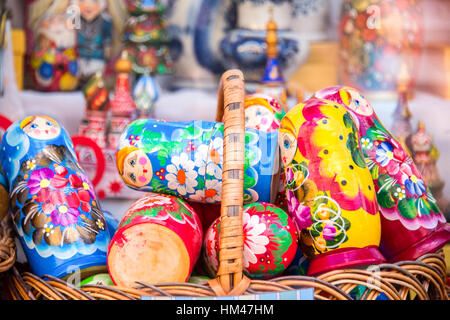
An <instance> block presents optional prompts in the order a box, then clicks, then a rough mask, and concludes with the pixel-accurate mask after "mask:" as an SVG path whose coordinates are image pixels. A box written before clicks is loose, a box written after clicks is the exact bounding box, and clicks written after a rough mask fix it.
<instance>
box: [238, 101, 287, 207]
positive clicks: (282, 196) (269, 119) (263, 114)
mask: <svg viewBox="0 0 450 320" xmlns="http://www.w3.org/2000/svg"><path fill="white" fill-rule="evenodd" d="M285 115H286V112H285V108H284V106H283V105H282V104H281V102H280V101H279V100H278V99H276V98H273V97H271V96H269V95H266V94H262V93H254V94H251V95H247V96H246V97H245V127H246V128H253V129H256V130H260V131H264V132H271V131H278V129H279V127H280V123H281V119H283V117H284V116H285ZM279 180H280V184H279V190H278V194H277V197H276V200H275V204H276V205H277V206H279V207H281V208H283V209H286V210H287V202H286V192H285V189H284V188H285V185H286V179H285V176H284V172H283V171H281V172H280V179H279Z"/></svg>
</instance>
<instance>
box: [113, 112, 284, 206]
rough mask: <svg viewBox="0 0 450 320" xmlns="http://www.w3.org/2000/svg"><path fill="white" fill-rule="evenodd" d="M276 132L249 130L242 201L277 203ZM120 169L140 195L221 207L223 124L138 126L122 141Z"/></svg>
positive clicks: (144, 121)
mask: <svg viewBox="0 0 450 320" xmlns="http://www.w3.org/2000/svg"><path fill="white" fill-rule="evenodd" d="M277 137H278V132H277V131H273V132H269V133H266V132H261V131H258V130H254V129H246V145H245V154H246V156H245V171H244V201H245V202H254V201H265V202H271V201H272V200H274V196H275V193H274V190H275V189H276V186H277V183H274V181H275V177H276V176H277V174H278V170H279V168H278V162H277V157H278V156H279V155H278V148H277V146H278V144H277ZM116 158H117V166H118V170H119V173H120V175H121V176H122V178H123V180H124V181H125V183H126V184H127V185H128V186H129V187H131V188H133V189H136V190H142V191H152V192H157V193H165V194H172V195H175V196H180V197H184V198H185V199H188V200H192V201H196V202H203V203H206V202H207V203H220V201H221V196H222V168H223V123H217V122H206V121H190V122H166V121H158V120H153V119H142V120H136V121H134V122H133V123H131V124H130V125H129V126H128V127H127V129H126V130H125V131H124V133H123V134H122V136H121V138H120V142H119V148H118V152H117V157H116Z"/></svg>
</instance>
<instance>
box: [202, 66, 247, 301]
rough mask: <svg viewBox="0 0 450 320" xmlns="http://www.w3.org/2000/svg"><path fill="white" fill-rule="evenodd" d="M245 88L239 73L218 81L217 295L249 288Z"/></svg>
mask: <svg viewBox="0 0 450 320" xmlns="http://www.w3.org/2000/svg"><path fill="white" fill-rule="evenodd" d="M244 97H245V86H244V76H243V74H242V72H241V71H240V70H229V71H226V72H225V73H224V74H223V75H222V78H221V82H220V87H219V94H218V104H217V117H216V119H217V121H221V120H222V119H223V120H224V129H223V170H222V206H221V210H220V216H221V222H220V233H219V235H220V236H219V260H220V264H219V269H218V271H217V279H214V280H212V281H211V282H210V286H211V288H213V289H214V290H215V291H216V294H217V295H240V294H242V293H243V292H245V290H247V287H248V285H249V281H248V279H247V278H246V277H245V276H244V275H243V273H242V270H243V269H242V268H243V267H242V257H243V248H244V240H243V223H242V206H243V203H244V197H243V190H244V162H245V116H244Z"/></svg>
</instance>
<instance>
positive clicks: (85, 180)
mask: <svg viewBox="0 0 450 320" xmlns="http://www.w3.org/2000/svg"><path fill="white" fill-rule="evenodd" d="M78 176H79V177H80V179H81V181H82V182H83V189H84V190H86V191H87V192H88V193H89V196H90V197H91V199H95V198H96V197H95V194H94V186H93V185H92V183H91V181H90V180H89V179H88V177H87V176H86V175H84V174H82V173H78Z"/></svg>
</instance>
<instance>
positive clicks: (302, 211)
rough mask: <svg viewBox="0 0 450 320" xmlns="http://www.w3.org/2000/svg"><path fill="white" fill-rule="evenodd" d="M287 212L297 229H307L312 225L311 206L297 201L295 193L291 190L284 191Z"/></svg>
mask: <svg viewBox="0 0 450 320" xmlns="http://www.w3.org/2000/svg"><path fill="white" fill-rule="evenodd" d="M286 196H287V200H288V207H289V212H290V214H291V217H292V219H293V220H294V222H295V224H296V225H297V228H298V229H299V230H304V229H307V228H308V227H310V226H311V225H312V219H311V208H310V207H307V206H304V205H302V204H301V203H299V202H298V199H297V198H296V197H295V194H294V192H293V191H291V190H287V191H286Z"/></svg>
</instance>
